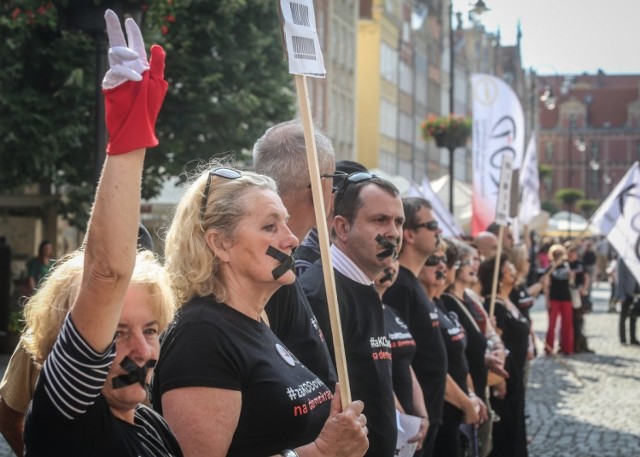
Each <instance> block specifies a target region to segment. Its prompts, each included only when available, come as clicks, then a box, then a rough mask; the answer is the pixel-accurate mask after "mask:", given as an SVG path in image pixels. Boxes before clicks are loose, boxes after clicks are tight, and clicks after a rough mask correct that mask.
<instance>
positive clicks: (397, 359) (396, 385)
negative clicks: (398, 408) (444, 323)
mask: <svg viewBox="0 0 640 457" xmlns="http://www.w3.org/2000/svg"><path fill="white" fill-rule="evenodd" d="M384 319H385V324H386V326H387V332H389V340H390V341H391V356H392V359H393V367H392V369H393V391H394V392H395V394H396V397H398V401H399V402H400V405H402V409H404V412H405V413H407V414H414V415H415V412H414V405H413V379H412V378H411V362H412V361H413V357H414V356H415V354H416V342H415V340H414V339H413V336H412V335H411V333H409V327H408V326H407V324H405V323H404V322H403V321H402V319H401V318H400V316H398V312H397V311H396V310H395V309H393V308H392V307H390V306H385V307H384Z"/></svg>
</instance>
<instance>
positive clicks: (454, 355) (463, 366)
mask: <svg viewBox="0 0 640 457" xmlns="http://www.w3.org/2000/svg"><path fill="white" fill-rule="evenodd" d="M435 304H436V311H437V312H438V320H439V321H440V332H441V333H442V339H443V340H444V345H445V347H446V348H447V365H448V367H449V370H448V373H449V375H451V377H452V378H453V380H454V381H455V382H456V384H458V387H460V388H461V389H462V390H463V391H464V392H465V393H468V388H467V376H468V375H469V365H468V363H467V356H466V354H465V351H466V349H467V335H466V334H465V332H464V329H463V328H462V325H461V324H460V322H459V320H458V314H457V313H456V312H454V311H449V310H447V308H446V307H445V306H444V304H443V303H442V301H441V300H440V298H436V299H435Z"/></svg>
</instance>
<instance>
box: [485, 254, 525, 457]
mask: <svg viewBox="0 0 640 457" xmlns="http://www.w3.org/2000/svg"><path fill="white" fill-rule="evenodd" d="M494 269H495V257H492V258H489V259H487V260H485V261H484V262H482V264H481V265H480V268H479V270H478V277H479V279H480V284H481V285H482V294H483V295H484V296H485V297H486V298H485V307H489V304H490V302H491V289H492V285H493V272H494ZM516 278H517V272H516V268H515V267H514V266H513V264H512V263H511V262H509V261H508V260H507V257H506V256H505V255H502V256H501V258H500V265H499V270H498V278H497V279H498V288H497V292H496V297H495V310H494V312H495V314H494V316H495V320H496V327H497V329H498V332H499V333H500V336H501V338H502V341H503V342H504V344H505V346H506V347H507V349H508V350H509V352H510V354H509V356H508V357H507V360H506V365H505V368H506V370H507V372H508V373H509V377H508V378H507V392H506V395H505V396H504V398H498V397H496V396H493V397H492V398H491V406H492V408H493V409H494V411H495V412H496V413H497V414H498V416H499V417H500V421H499V422H496V423H494V424H493V450H492V452H491V455H492V456H495V457H499V456H500V457H527V455H528V452H527V433H526V426H525V417H524V416H525V414H524V401H525V383H524V368H525V363H526V360H527V357H528V350H529V322H528V321H527V319H526V318H525V317H524V316H523V315H522V313H521V312H520V311H519V310H518V307H517V306H516V305H514V304H513V303H512V302H511V300H510V299H509V294H510V293H511V291H512V290H513V287H514V285H515V282H516Z"/></svg>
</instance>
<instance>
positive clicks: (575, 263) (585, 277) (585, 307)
mask: <svg viewBox="0 0 640 457" xmlns="http://www.w3.org/2000/svg"><path fill="white" fill-rule="evenodd" d="M567 260H568V261H569V266H570V268H571V271H572V273H573V278H574V284H575V287H577V288H578V292H579V293H580V297H581V306H580V307H579V308H574V309H573V352H576V353H580V352H587V353H591V354H593V351H592V350H591V349H589V345H588V344H587V337H586V336H585V334H584V331H583V330H584V316H585V314H587V313H589V312H591V300H590V299H589V286H590V284H591V275H590V274H589V272H588V271H587V268H586V267H585V265H584V262H583V260H582V259H580V257H579V256H578V247H577V246H574V245H572V246H569V248H568V249H567Z"/></svg>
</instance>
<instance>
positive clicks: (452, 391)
mask: <svg viewBox="0 0 640 457" xmlns="http://www.w3.org/2000/svg"><path fill="white" fill-rule="evenodd" d="M456 252H457V251H456V248H455V246H453V245H452V244H451V245H450V244H449V243H444V242H443V243H440V245H439V247H438V249H437V250H436V252H435V253H434V254H433V255H431V256H430V257H429V258H427V260H426V262H425V264H424V266H423V267H422V270H421V272H420V274H419V279H420V281H421V282H422V285H423V286H424V288H425V291H426V292H427V296H428V297H429V298H430V299H431V300H432V301H433V303H434V304H435V305H436V312H437V314H438V321H439V323H440V326H439V328H440V332H441V333H442V339H443V340H444V344H445V347H446V350H447V366H448V372H447V383H446V387H445V395H444V400H445V403H444V409H443V414H442V425H441V426H440V430H439V431H438V436H437V437H436V442H435V446H434V455H435V456H441V457H445V456H456V455H460V454H461V440H460V435H461V434H460V425H462V424H473V425H474V426H478V425H480V423H482V422H484V421H485V420H487V408H486V406H485V405H484V403H483V402H482V400H481V399H480V397H478V396H477V395H476V393H475V388H474V385H473V381H472V379H471V376H470V374H469V364H468V362H467V357H466V353H465V351H466V347H467V335H466V333H465V331H464V329H463V327H462V325H461V324H460V322H459V318H458V314H457V313H456V312H452V311H449V310H447V309H446V307H445V306H444V304H443V303H442V301H441V299H440V297H441V295H442V293H443V291H444V290H445V289H446V288H447V287H448V286H449V285H450V284H451V283H453V278H454V275H455V272H456V270H457V269H458V268H459V267H460V263H459V262H458V261H457V260H455V258H456ZM472 445H473V444H472ZM473 446H475V445H473Z"/></svg>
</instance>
